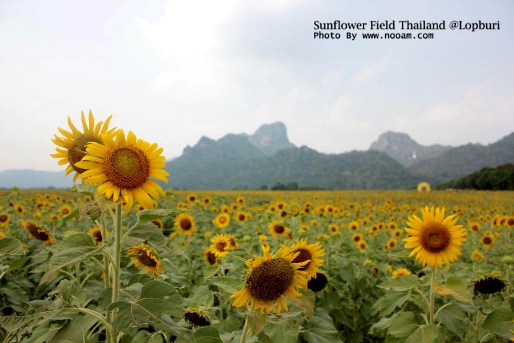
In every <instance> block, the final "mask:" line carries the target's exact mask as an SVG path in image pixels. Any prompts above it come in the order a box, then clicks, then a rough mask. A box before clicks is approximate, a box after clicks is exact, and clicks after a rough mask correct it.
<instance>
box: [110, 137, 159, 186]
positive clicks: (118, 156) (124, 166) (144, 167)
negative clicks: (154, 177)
mask: <svg viewBox="0 0 514 343" xmlns="http://www.w3.org/2000/svg"><path fill="white" fill-rule="evenodd" d="M104 167H105V174H106V175H107V177H108V179H109V180H110V181H111V182H112V183H113V184H114V185H115V186H118V187H120V188H124V189H134V188H137V187H140V186H142V185H143V184H144V183H145V182H146V180H147V179H148V177H149V176H150V161H148V158H147V157H146V155H145V153H144V152H143V151H141V150H140V149H139V148H137V147H134V146H126V147H122V148H114V149H112V148H111V149H109V151H107V153H106V156H105V159H104Z"/></svg>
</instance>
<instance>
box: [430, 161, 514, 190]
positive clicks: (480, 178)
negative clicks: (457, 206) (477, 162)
mask: <svg viewBox="0 0 514 343" xmlns="http://www.w3.org/2000/svg"><path fill="white" fill-rule="evenodd" d="M438 188H458V189H479V190H514V164H512V163H507V164H504V165H501V166H498V167H496V168H482V169H481V170H479V171H477V172H474V173H472V174H470V175H467V176H465V177H462V178H459V179H455V180H451V181H448V182H445V183H443V184H441V185H440V186H439V187H438Z"/></svg>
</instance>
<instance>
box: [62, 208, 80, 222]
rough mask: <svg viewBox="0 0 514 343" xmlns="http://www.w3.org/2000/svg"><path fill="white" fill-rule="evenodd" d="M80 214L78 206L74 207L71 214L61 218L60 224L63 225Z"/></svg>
mask: <svg viewBox="0 0 514 343" xmlns="http://www.w3.org/2000/svg"><path fill="white" fill-rule="evenodd" d="M78 214H79V209H78V208H76V209H74V210H73V211H72V212H71V213H70V214H68V215H66V216H64V217H62V219H61V224H60V225H59V226H63V225H64V224H66V223H67V222H68V221H70V220H71V219H73V218H74V217H75V216H77V215H78Z"/></svg>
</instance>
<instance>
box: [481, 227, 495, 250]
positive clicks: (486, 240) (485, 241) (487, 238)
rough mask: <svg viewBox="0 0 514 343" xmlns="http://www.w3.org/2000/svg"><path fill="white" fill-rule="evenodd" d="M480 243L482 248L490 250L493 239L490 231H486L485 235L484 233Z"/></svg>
mask: <svg viewBox="0 0 514 343" xmlns="http://www.w3.org/2000/svg"><path fill="white" fill-rule="evenodd" d="M480 241H481V242H482V245H483V246H484V247H486V248H490V247H492V246H493V245H494V242H495V237H494V235H493V234H492V233H491V232H490V231H487V232H486V233H484V234H483V235H482V238H481V239H480Z"/></svg>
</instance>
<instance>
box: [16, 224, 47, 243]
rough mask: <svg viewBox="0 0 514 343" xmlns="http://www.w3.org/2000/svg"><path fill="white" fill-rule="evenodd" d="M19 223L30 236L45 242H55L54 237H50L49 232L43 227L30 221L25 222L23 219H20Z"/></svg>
mask: <svg viewBox="0 0 514 343" xmlns="http://www.w3.org/2000/svg"><path fill="white" fill-rule="evenodd" d="M21 225H22V226H23V228H24V229H25V230H27V232H28V233H29V235H30V236H32V237H34V238H36V239H39V240H40V241H43V242H45V243H46V244H52V243H54V242H55V239H54V238H53V237H52V235H51V234H50V232H48V230H47V229H45V228H44V227H41V226H38V225H36V224H34V223H31V222H26V221H24V220H22V221H21Z"/></svg>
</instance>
